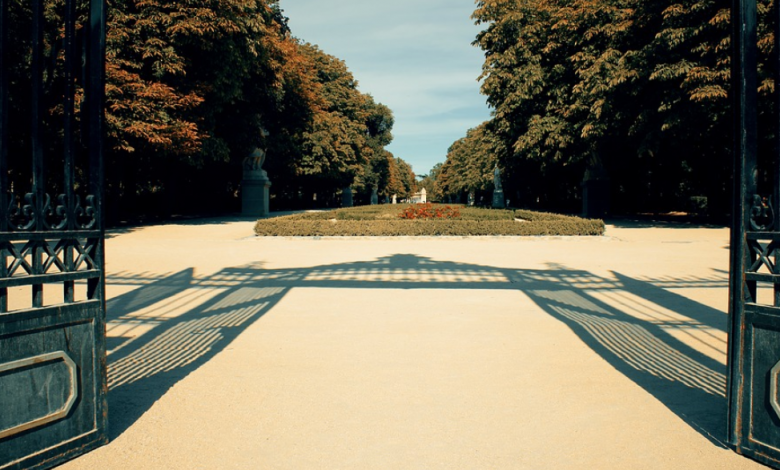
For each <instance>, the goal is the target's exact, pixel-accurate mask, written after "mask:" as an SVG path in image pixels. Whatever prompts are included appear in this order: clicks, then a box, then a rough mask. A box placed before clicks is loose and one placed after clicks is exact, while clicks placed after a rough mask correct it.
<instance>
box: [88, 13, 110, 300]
mask: <svg viewBox="0 0 780 470" xmlns="http://www.w3.org/2000/svg"><path fill="white" fill-rule="evenodd" d="M105 14H106V12H105V6H104V3H103V0H91V2H90V16H89V50H88V56H87V67H88V71H87V75H88V83H87V84H86V92H87V107H88V118H87V119H88V120H89V127H88V142H89V168H90V193H91V194H92V195H93V196H94V200H95V218H96V219H95V220H96V228H97V229H98V230H100V234H101V235H100V240H99V241H98V243H97V244H96V247H97V248H96V253H95V257H94V258H93V259H94V260H95V262H96V263H97V265H98V266H99V268H100V269H101V270H103V269H105V262H104V256H105V255H104V248H103V240H104V235H103V233H104V230H105V227H104V224H103V220H104V207H103V173H104V171H103V96H104V88H105V85H104V80H105V78H104V77H105V64H104V58H105V49H106V40H105V37H106V30H105V24H106V21H105ZM103 274H104V275H103V276H101V277H100V279H92V280H90V281H89V282H88V284H87V297H88V298H89V299H101V300H103V301H105V292H104V290H105V287H104V279H103V278H104V276H105V272H104V273H103Z"/></svg>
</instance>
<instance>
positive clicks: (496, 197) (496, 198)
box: [493, 189, 506, 209]
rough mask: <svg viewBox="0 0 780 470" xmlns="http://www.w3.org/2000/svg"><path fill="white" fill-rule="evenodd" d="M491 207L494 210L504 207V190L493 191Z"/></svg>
mask: <svg viewBox="0 0 780 470" xmlns="http://www.w3.org/2000/svg"><path fill="white" fill-rule="evenodd" d="M493 207H494V208H496V209H503V208H504V207H506V199H504V190H503V189H496V190H493Z"/></svg>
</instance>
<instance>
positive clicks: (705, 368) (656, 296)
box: [108, 254, 727, 447]
mask: <svg viewBox="0 0 780 470" xmlns="http://www.w3.org/2000/svg"><path fill="white" fill-rule="evenodd" d="M108 282H109V284H120V285H138V286H139V287H138V288H137V289H135V290H133V291H131V292H128V293H127V294H124V295H121V296H118V297H116V298H114V299H111V300H110V301H109V302H108V317H109V324H108V336H109V372H108V377H109V402H110V410H111V411H110V413H111V415H110V416H111V429H110V435H111V439H115V438H116V437H118V436H119V435H121V434H122V433H123V432H124V431H125V430H126V429H127V428H128V427H130V426H131V425H132V424H133V423H134V422H135V421H136V420H137V419H138V418H139V417H140V416H141V415H142V414H143V413H144V412H146V411H147V410H148V409H149V408H150V407H151V406H152V405H153V404H154V402H156V401H157V400H159V399H160V398H161V397H162V396H163V395H164V394H165V393H166V392H167V391H168V390H169V389H170V388H171V387H172V386H173V385H175V384H176V383H177V382H178V381H179V380H181V379H183V378H184V377H186V376H187V375H188V374H189V373H190V372H192V371H194V370H196V369H197V368H198V367H199V366H200V365H202V364H204V363H205V362H207V361H208V360H210V359H211V358H212V357H214V356H215V355H216V354H217V353H219V352H220V351H222V350H224V349H225V347H226V346H228V345H229V344H230V343H231V342H232V341H233V339H235V338H236V337H237V336H238V335H239V334H241V332H243V331H244V330H245V329H246V328H247V327H248V326H250V325H251V324H252V323H253V322H255V321H256V320H258V319H259V318H261V317H262V316H263V315H264V314H266V313H267V312H268V311H270V310H271V309H272V308H273V307H274V306H275V305H277V304H278V302H279V301H280V300H281V299H282V298H283V297H284V296H285V294H286V293H287V292H289V291H290V290H291V289H294V288H301V287H319V288H331V289H339V288H349V289H359V288H366V289H457V290H462V289H472V290H490V289H501V290H516V291H521V292H524V293H525V294H526V295H528V296H529V297H530V298H531V299H532V300H533V301H534V302H535V303H536V304H537V305H538V306H539V307H540V308H541V309H542V310H543V311H544V312H546V313H548V314H549V315H551V316H552V317H554V318H556V319H557V320H559V321H560V322H562V323H563V324H565V325H566V326H568V327H569V328H570V329H571V330H572V331H573V332H574V333H576V334H577V335H578V336H579V338H580V339H581V340H582V341H583V342H584V343H585V344H586V345H588V346H589V347H590V348H591V349H592V350H593V351H594V352H596V353H597V354H599V355H600V356H601V357H602V358H603V359H604V360H605V361H606V362H607V363H609V364H610V365H611V366H612V367H614V368H615V369H616V370H618V371H619V372H621V373H622V374H624V375H625V376H626V377H627V378H629V379H631V380H632V381H633V382H635V383H636V384H637V385H639V386H640V387H642V388H643V389H644V390H646V391H647V392H648V393H650V394H651V395H653V396H654V397H655V398H656V399H658V400H659V401H660V402H661V403H663V404H664V405H665V406H666V407H668V408H669V409H670V410H671V411H672V412H674V413H675V414H677V416H679V417H680V418H681V419H682V420H684V421H685V422H686V423H688V424H689V425H690V426H691V427H693V428H694V429H696V430H697V431H698V432H699V433H701V434H702V435H704V436H705V437H707V438H708V439H709V440H710V441H711V442H713V443H714V444H716V445H719V446H723V447H725V445H724V444H723V441H724V440H725V437H724V436H725V422H726V416H725V413H726V399H725V386H726V376H725V374H726V367H725V364H724V362H723V361H721V358H725V352H726V337H725V334H724V331H725V328H726V320H727V318H726V315H725V314H723V313H722V312H720V311H718V310H715V309H712V308H710V307H707V306H704V305H702V304H699V303H697V302H694V301H692V300H690V299H688V298H686V297H683V296H681V295H679V294H676V293H674V292H671V291H670V290H667V289H668V288H679V287H696V288H722V287H723V285H724V279H723V276H722V275H721V273H717V272H716V273H714V274H713V277H712V278H707V279H704V278H702V279H696V278H686V279H680V280H678V281H675V280H674V279H668V278H667V279H663V280H640V279H635V278H632V277H630V276H627V275H624V274H621V273H612V276H607V277H601V276H597V275H594V274H592V273H590V272H587V271H580V270H572V269H568V268H566V267H565V266H560V265H550V266H549V268H548V269H540V270H524V269H506V268H498V267H492V266H482V265H475V264H463V263H453V262H448V261H437V260H432V259H429V258H426V257H421V256H418V255H413V254H402V255H393V256H390V257H384V258H379V259H375V260H371V261H366V262H359V263H345V264H335V265H328V266H316V267H309V268H297V269H265V268H264V266H263V264H262V263H258V264H252V265H247V266H243V267H236V268H227V269H224V270H222V271H220V272H218V273H216V274H214V275H210V276H206V277H197V276H195V275H194V272H193V270H192V269H187V270H184V271H181V272H179V273H173V274H169V275H165V276H155V275H152V274H150V273H140V274H134V273H118V274H116V275H112V276H109V279H108ZM439 295H443V294H439ZM519 313H520V314H522V312H519ZM691 345H695V346H696V347H695V348H694V347H692V346H691ZM723 360H725V359H723ZM518 367H522V365H521V364H518ZM540 380H543V378H540Z"/></svg>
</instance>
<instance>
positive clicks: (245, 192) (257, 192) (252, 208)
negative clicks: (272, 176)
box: [241, 177, 271, 217]
mask: <svg viewBox="0 0 780 470" xmlns="http://www.w3.org/2000/svg"><path fill="white" fill-rule="evenodd" d="M270 187H271V181H270V180H269V179H268V178H267V177H266V178H260V179H251V180H248V179H245V180H243V181H242V182H241V215H243V216H247V217H265V216H267V215H268V213H269V210H268V203H269V199H270V196H269V190H268V188H270Z"/></svg>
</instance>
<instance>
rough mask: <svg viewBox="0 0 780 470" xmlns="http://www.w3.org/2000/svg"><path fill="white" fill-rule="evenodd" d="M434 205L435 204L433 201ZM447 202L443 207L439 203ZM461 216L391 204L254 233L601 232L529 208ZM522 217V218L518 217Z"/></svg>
mask: <svg viewBox="0 0 780 470" xmlns="http://www.w3.org/2000/svg"><path fill="white" fill-rule="evenodd" d="M434 207H436V206H434ZM439 207H445V206H439ZM459 210H460V211H461V214H460V218H457V219H452V218H451V219H446V218H424V219H414V220H402V219H400V218H399V217H398V213H399V207H398V206H394V205H375V206H364V207H356V208H350V209H338V210H334V211H327V212H307V213H301V214H295V215H291V216H286V217H277V218H270V219H262V220H259V221H257V224H256V225H255V233H256V234H257V235H258V236H442V235H446V236H497V235H499V236H538V235H565V236H571V235H603V234H604V222H603V221H601V220H592V219H582V218H579V217H568V216H563V215H557V214H545V213H537V212H531V211H518V213H517V214H515V213H514V212H513V211H509V210H490V209H477V208H473V207H462V208H459ZM516 215H519V216H521V218H522V219H521V220H518V219H516V217H515V216H516Z"/></svg>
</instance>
